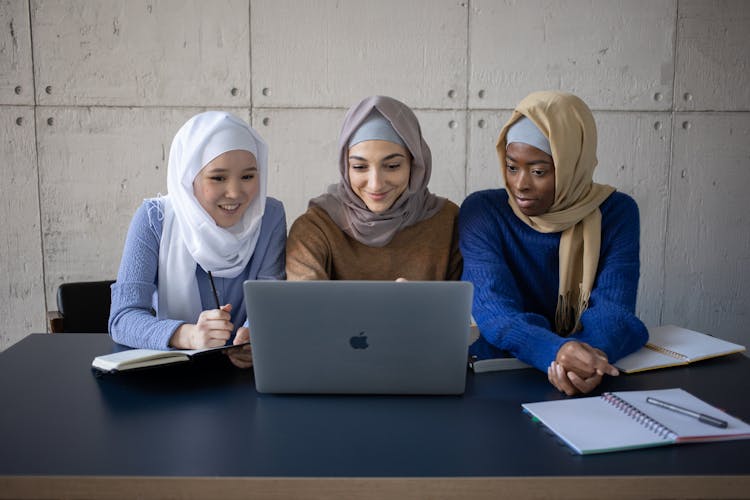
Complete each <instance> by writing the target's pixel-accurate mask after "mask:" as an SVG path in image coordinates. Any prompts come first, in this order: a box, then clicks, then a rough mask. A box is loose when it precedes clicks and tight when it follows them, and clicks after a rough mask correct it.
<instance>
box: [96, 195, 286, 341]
mask: <svg viewBox="0 0 750 500" xmlns="http://www.w3.org/2000/svg"><path fill="white" fill-rule="evenodd" d="M162 229H163V207H162V206H161V201H160V200H158V199H156V200H146V201H144V202H143V204H142V205H141V206H140V207H139V208H138V210H137V211H136V213H135V215H134V216H133V220H132V221H131V223H130V229H129V230H128V235H127V238H126V240H125V248H124V250H123V252H122V260H121V261H120V270H119V271H118V273H117V282H116V283H115V284H114V285H112V306H111V309H110V313H109V332H110V334H111V335H112V339H113V340H114V341H115V342H118V343H120V344H124V345H127V346H130V347H140V348H147V349H168V348H169V340H170V339H171V338H172V334H173V333H174V331H175V330H177V328H178V327H179V326H180V325H182V324H183V323H184V321H180V320H176V319H158V318H157V317H155V316H153V315H152V314H151V309H152V308H153V309H154V310H156V309H157V306H158V303H159V301H158V299H157V296H156V294H157V283H158V281H157V271H158V269H159V244H160V242H161V233H162ZM285 245H286V217H285V215H284V205H282V204H281V202H280V201H278V200H276V199H274V198H271V197H268V198H266V210H265V212H264V214H263V219H262V221H261V229H260V236H259V238H258V242H257V244H256V245H255V251H254V252H253V256H252V257H251V258H250V261H249V262H248V263H247V267H246V268H245V270H244V272H242V273H240V274H239V275H238V276H237V277H235V278H220V277H214V283H215V284H216V290H217V293H218V295H219V300H220V301H221V304H222V305H224V304H232V312H231V313H230V315H231V321H232V323H233V324H234V327H235V330H236V328H237V327H240V326H242V325H243V324H245V323H246V319H247V313H246V310H245V303H244V296H245V294H244V291H243V289H242V284H243V282H244V281H245V280H254V279H284V277H285V274H284V247H285ZM195 276H196V278H197V280H198V292H199V294H200V298H201V304H202V306H203V310H206V309H215V308H216V304H215V301H214V296H213V291H212V289H211V284H210V282H209V280H208V274H207V273H206V272H205V271H204V270H203V269H202V268H201V267H200V266H198V265H196V266H195Z"/></svg>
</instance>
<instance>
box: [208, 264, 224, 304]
mask: <svg viewBox="0 0 750 500" xmlns="http://www.w3.org/2000/svg"><path fill="white" fill-rule="evenodd" d="M208 281H210V282H211V290H213V292H214V300H215V301H216V309H221V303H220V302H219V294H218V293H216V285H215V284H214V277H213V276H212V275H211V271H208Z"/></svg>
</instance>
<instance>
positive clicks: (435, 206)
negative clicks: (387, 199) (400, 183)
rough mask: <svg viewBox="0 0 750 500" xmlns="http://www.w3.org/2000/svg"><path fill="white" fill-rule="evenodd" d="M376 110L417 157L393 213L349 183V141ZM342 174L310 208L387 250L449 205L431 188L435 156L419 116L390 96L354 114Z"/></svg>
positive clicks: (344, 132)
mask: <svg viewBox="0 0 750 500" xmlns="http://www.w3.org/2000/svg"><path fill="white" fill-rule="evenodd" d="M373 111H377V112H379V113H380V114H381V115H383V117H385V119H386V120H388V122H390V124H391V126H392V127H393V129H394V130H395V131H396V133H398V135H399V136H400V137H401V139H402V140H403V142H404V144H405V145H406V149H408V150H409V152H410V153H411V156H412V159H411V173H410V177H409V186H408V188H407V189H406V191H404V193H403V194H402V195H401V196H400V197H399V198H398V199H397V200H396V202H395V203H394V204H393V206H392V207H391V208H389V209H388V210H386V211H385V212H382V213H380V214H376V213H374V212H372V211H370V209H368V208H367V205H365V203H364V201H362V199H361V198H360V197H359V196H357V195H356V194H355V193H354V191H353V190H352V187H351V183H350V181H349V140H350V138H351V137H352V135H354V134H355V132H356V131H357V129H359V127H360V125H362V123H363V122H364V121H365V120H366V119H367V118H368V117H369V115H370V113H372V112H373ZM339 172H340V174H341V180H340V181H339V183H338V184H332V185H331V186H329V187H328V191H327V192H326V193H324V194H323V195H321V196H319V197H317V198H314V199H312V200H310V205H317V206H319V207H321V208H322V209H324V210H325V211H326V212H327V213H328V215H329V217H331V219H332V220H333V221H334V222H335V223H336V224H337V225H338V226H339V227H340V228H341V230H342V231H344V232H345V233H346V234H348V235H349V236H351V237H352V238H354V239H355V240H357V241H359V242H360V243H362V244H365V245H368V246H372V247H382V246H385V245H387V244H388V243H389V242H390V241H391V240H392V239H393V237H394V236H395V235H396V233H397V232H398V231H400V230H401V229H404V228H406V227H409V226H412V225H414V224H416V223H418V222H420V221H423V220H426V219H429V218H430V217H432V216H433V215H435V214H436V213H438V212H439V211H440V209H442V207H443V205H444V204H445V199H444V198H441V197H438V196H435V195H433V194H432V193H430V192H429V190H428V189H427V183H428V182H429V180H430V174H431V172H432V155H431V153H430V148H429V146H428V145H427V143H426V142H425V140H424V137H422V130H421V128H420V126H419V122H418V121H417V117H416V116H415V115H414V112H413V111H412V110H411V109H410V108H409V107H408V106H406V105H405V104H403V103H402V102H399V101H397V100H395V99H393V98H390V97H384V96H373V97H368V98H366V99H364V100H362V101H361V102H360V103H359V104H357V105H356V106H353V107H352V108H350V109H349V111H348V112H347V114H346V117H345V118H344V124H343V126H342V128H341V134H340V136H339Z"/></svg>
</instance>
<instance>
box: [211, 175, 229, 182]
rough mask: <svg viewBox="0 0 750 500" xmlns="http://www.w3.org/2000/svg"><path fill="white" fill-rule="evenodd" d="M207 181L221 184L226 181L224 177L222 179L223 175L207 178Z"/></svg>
mask: <svg viewBox="0 0 750 500" xmlns="http://www.w3.org/2000/svg"><path fill="white" fill-rule="evenodd" d="M209 179H211V180H212V181H214V182H223V181H225V180H226V177H224V176H223V175H212V176H211V177H209Z"/></svg>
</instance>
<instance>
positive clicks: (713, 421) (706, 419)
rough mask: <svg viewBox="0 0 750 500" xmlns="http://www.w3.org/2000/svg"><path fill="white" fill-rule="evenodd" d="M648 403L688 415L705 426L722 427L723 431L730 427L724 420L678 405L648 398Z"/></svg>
mask: <svg viewBox="0 0 750 500" xmlns="http://www.w3.org/2000/svg"><path fill="white" fill-rule="evenodd" d="M646 402H647V403H651V404H652V405H656V406H659V407H660V408H665V409H667V410H671V411H673V412H676V413H682V414H683V415H688V416H690V417H693V418H696V419H698V420H700V421H701V422H703V423H704V424H708V425H713V426H714V427H721V428H722V429H726V427H727V426H728V425H729V424H728V423H727V422H726V421H724V420H720V419H718V418H715V417H712V416H710V415H706V414H704V413H699V412H697V411H693V410H688V409H687V408H683V407H682V406H677V405H676V404H672V403H668V402H666V401H662V400H661V399H656V398H651V397H648V398H646Z"/></svg>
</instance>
